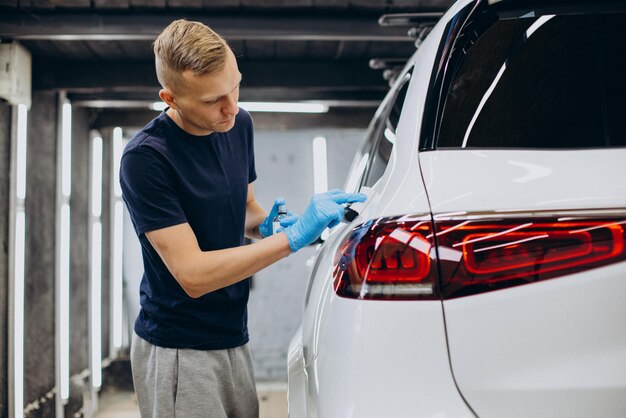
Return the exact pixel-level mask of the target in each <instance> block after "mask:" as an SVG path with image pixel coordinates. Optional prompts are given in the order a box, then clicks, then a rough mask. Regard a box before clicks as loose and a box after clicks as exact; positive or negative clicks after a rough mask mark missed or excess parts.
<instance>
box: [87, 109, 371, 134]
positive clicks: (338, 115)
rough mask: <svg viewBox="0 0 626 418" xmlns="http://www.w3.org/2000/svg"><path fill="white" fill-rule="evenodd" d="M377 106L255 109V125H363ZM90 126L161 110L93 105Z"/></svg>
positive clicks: (143, 120)
mask: <svg viewBox="0 0 626 418" xmlns="http://www.w3.org/2000/svg"><path fill="white" fill-rule="evenodd" d="M375 110H376V108H357V109H342V108H339V109H334V108H331V110H330V111H329V112H328V113H320V114H298V113H253V115H252V117H253V118H254V126H255V129H257V130H258V129H306V128H329V127H335V128H362V129H365V128H366V127H367V125H368V124H369V122H370V120H371V119H372V116H373V115H374V112H375ZM91 112H92V117H91V120H92V124H91V128H94V129H102V128H111V127H115V126H120V127H123V128H140V127H142V126H144V125H146V124H147V123H148V122H150V120H152V119H153V118H154V117H156V116H157V115H158V112H155V111H151V110H140V109H94V110H92V111H91Z"/></svg>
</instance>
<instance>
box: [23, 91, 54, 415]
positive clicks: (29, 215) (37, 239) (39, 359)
mask: <svg viewBox="0 0 626 418" xmlns="http://www.w3.org/2000/svg"><path fill="white" fill-rule="evenodd" d="M56 129H57V99H56V96H55V95H53V94H42V93H35V94H34V95H33V105H32V108H31V110H30V112H29V123H28V151H27V152H28V158H27V173H28V174H27V192H26V261H25V263H26V271H25V306H24V309H25V329H24V337H25V341H24V349H25V353H24V374H25V376H24V401H25V403H26V404H29V403H31V402H33V401H35V400H37V399H40V398H41V397H42V396H44V395H46V394H47V393H48V392H49V391H50V390H51V389H52V388H54V386H55V351H54V349H55V338H54V335H55V326H54V321H55V309H54V307H55V280H54V279H55V235H56V229H55V228H56V224H55V212H56V210H55V209H56V177H57V176H56V135H57V131H56ZM29 416H41V417H45V416H54V402H53V401H48V402H46V403H44V404H43V406H42V407H41V408H40V409H38V410H36V411H34V412H33V413H32V414H31V415H29Z"/></svg>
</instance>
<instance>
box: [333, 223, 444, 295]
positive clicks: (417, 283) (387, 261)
mask: <svg viewBox="0 0 626 418" xmlns="http://www.w3.org/2000/svg"><path fill="white" fill-rule="evenodd" d="M436 271H437V269H436V258H435V251H434V241H433V239H432V228H431V221H430V217H402V218H386V219H378V220H376V221H369V222H366V223H365V224H363V225H360V226H358V227H357V228H355V229H354V230H353V231H352V233H351V234H350V235H349V236H348V237H347V238H346V239H345V240H344V242H343V244H342V245H341V247H340V250H339V252H338V257H337V259H336V262H335V270H334V279H335V281H334V284H335V291H336V292H337V294H338V295H339V296H344V297H349V298H355V299H382V300H384V299H438V298H439V297H438V296H437V292H436V289H435V287H436V283H437V275H436Z"/></svg>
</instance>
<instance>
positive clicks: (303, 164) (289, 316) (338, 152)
mask: <svg viewBox="0 0 626 418" xmlns="http://www.w3.org/2000/svg"><path fill="white" fill-rule="evenodd" d="M363 135H364V131H362V130H354V129H353V130H336V129H330V130H324V129H310V130H300V131H284V132H280V131H279V132H276V131H259V130H257V132H256V139H255V154H256V167H257V175H258V179H257V181H256V182H255V185H254V189H255V196H256V198H257V200H258V201H259V202H260V204H261V205H262V206H263V207H264V208H265V209H266V210H269V209H270V208H271V205H272V203H273V201H274V198H275V197H277V195H281V196H282V197H284V198H285V199H286V201H287V209H289V210H291V211H293V212H295V213H302V211H303V210H304V208H305V207H306V205H307V204H308V202H309V199H310V197H311V195H312V194H313V145H312V140H313V138H314V137H316V136H324V137H326V146H327V155H328V163H327V164H328V187H329V189H333V188H342V187H343V186H344V182H345V179H346V176H347V173H348V170H349V168H350V164H351V162H352V156H353V155H354V152H355V150H356V148H357V146H358V144H359V142H360V140H361V138H362V137H363ZM314 254H315V249H314V248H313V247H308V248H304V249H302V250H300V251H298V252H297V253H296V254H293V255H291V256H289V257H287V258H285V259H283V260H281V261H279V262H278V263H276V264H274V265H272V266H269V267H268V268H266V269H264V270H262V271H261V272H259V273H257V274H256V275H255V276H254V287H253V289H252V292H251V294H250V302H249V305H248V307H249V309H248V322H249V328H250V348H251V350H252V356H253V358H254V367H255V375H256V378H257V381H259V382H263V381H265V382H286V381H287V348H288V346H289V342H290V341H291V338H292V337H293V335H294V334H295V332H296V330H297V329H298V326H299V325H300V320H301V318H302V309H303V304H304V294H305V291H306V285H307V283H308V279H309V274H310V269H309V267H307V266H306V261H307V259H309V258H311V257H312V256H313V255H314Z"/></svg>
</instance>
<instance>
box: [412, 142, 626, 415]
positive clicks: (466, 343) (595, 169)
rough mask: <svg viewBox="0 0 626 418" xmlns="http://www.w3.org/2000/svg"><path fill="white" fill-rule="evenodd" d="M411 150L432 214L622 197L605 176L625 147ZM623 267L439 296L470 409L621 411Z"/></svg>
mask: <svg viewBox="0 0 626 418" xmlns="http://www.w3.org/2000/svg"><path fill="white" fill-rule="evenodd" d="M420 161H421V163H422V169H423V175H424V182H425V184H426V185H427V187H428V190H429V197H430V201H431V205H432V208H433V212H434V216H435V219H436V218H437V217H438V216H443V215H444V214H446V213H448V214H453V213H455V214H457V216H463V214H464V213H468V214H470V215H473V216H479V217H480V214H486V215H494V214H498V213H499V214H507V213H513V212H526V213H527V216H528V217H529V220H532V215H533V213H537V212H543V211H551V212H557V213H559V212H560V213H563V214H564V216H566V215H565V214H567V213H568V212H569V211H573V210H575V211H577V212H578V213H584V212H585V209H587V210H592V209H593V210H597V209H607V212H608V213H611V208H626V183H624V182H622V181H615V180H616V179H621V178H625V177H626V165H625V164H624V161H626V149H620V148H616V149H586V150H559V151H546V150H488V149H482V150H458V151H453V150H445V151H432V152H424V153H422V154H421V155H420ZM494 208H498V209H497V210H495V211H494ZM624 277H626V263H623V262H622V263H617V264H614V265H610V266H606V267H602V268H596V269H591V270H588V271H584V272H581V273H577V274H572V275H569V276H565V277H559V278H555V279H551V280H548V281H544V282H540V283H534V284H528V285H524V286H520V287H514V288H509V289H503V290H498V291H495V292H489V293H485V294H479V295H472V296H467V297H462V298H458V299H452V300H446V301H444V310H445V317H446V325H447V331H448V334H447V335H448V343H449V348H450V359H451V363H452V370H453V372H454V375H455V377H456V381H457V384H458V386H459V388H460V390H461V392H462V393H463V395H464V397H465V399H466V400H467V401H468V403H469V404H470V405H471V407H472V408H473V409H474V410H475V412H476V413H477V414H478V415H479V416H486V417H490V416H494V417H500V416H507V417H528V416H532V417H554V416H568V417H588V416H603V417H620V416H625V415H626V396H625V395H626V304H625V303H624V301H625V299H626V280H624ZM619 330H621V332H620V331H619ZM608 405H610V407H608Z"/></svg>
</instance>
